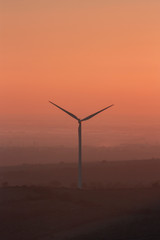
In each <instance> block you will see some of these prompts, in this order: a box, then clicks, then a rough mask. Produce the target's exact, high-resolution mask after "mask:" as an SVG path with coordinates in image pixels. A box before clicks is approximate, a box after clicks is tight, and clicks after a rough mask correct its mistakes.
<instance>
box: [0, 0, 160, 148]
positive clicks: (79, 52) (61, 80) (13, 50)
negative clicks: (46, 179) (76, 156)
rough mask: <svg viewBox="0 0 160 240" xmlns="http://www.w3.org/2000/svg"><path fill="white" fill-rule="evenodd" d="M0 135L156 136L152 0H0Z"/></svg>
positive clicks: (157, 4) (157, 55)
mask: <svg viewBox="0 0 160 240" xmlns="http://www.w3.org/2000/svg"><path fill="white" fill-rule="evenodd" d="M0 16H1V17H0V19H1V20H0V36H1V37H0V144H1V145H8V144H9V145H16V144H18V145H21V144H22V145H25V144H30V145H32V144H37V145H47V144H50V145H51V144H52V145H67V146H74V145H76V144H77V122H76V121H74V120H73V119H71V118H70V117H68V116H67V115H65V113H63V112H61V111H60V110H58V109H56V108H54V107H53V106H52V105H50V104H49V103H48V100H51V101H53V102H55V103H57V104H58V105H60V106H62V107H64V108H66V109H67V110H69V111H71V112H73V113H74V114H75V115H77V116H79V117H85V116H87V115H89V114H91V113H93V112H95V111H98V110H99V109H101V108H103V107H106V106H108V105H110V104H112V103H114V104H115V107H114V108H112V109H109V110H107V111H105V112H103V113H102V114H101V115H98V116H97V117H95V118H94V119H92V120H90V121H88V122H85V123H84V125H83V129H84V131H83V143H84V145H96V146H100V145H105V146H108V145H118V144H121V143H151V144H155V143H156V144H159V143H160V1H158V0H152V1H149V0H145V1H144V0H122V1H121V0H112V1H111V0H108V1H106V0H23V1H20V0H14V1H13V0H0Z"/></svg>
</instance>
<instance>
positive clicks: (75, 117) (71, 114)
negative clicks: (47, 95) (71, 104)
mask: <svg viewBox="0 0 160 240" xmlns="http://www.w3.org/2000/svg"><path fill="white" fill-rule="evenodd" d="M49 102H50V103H51V104H53V105H54V106H56V107H57V108H59V109H61V110H62V111H64V112H65V113H67V114H68V115H70V116H71V117H73V118H74V119H76V120H78V121H79V118H78V117H77V116H75V115H74V114H73V113H70V112H68V111H67V110H65V109H64V108H62V107H60V106H58V105H57V104H55V103H53V102H51V101H49Z"/></svg>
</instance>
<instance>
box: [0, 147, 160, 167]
mask: <svg viewBox="0 0 160 240" xmlns="http://www.w3.org/2000/svg"><path fill="white" fill-rule="evenodd" d="M77 151H78V150H77V149H76V148H65V147H63V146H60V147H5V148H4V147H0V166H8V165H17V164H40V163H57V162H75V163H76V162H77ZM151 158H155V159H156V158H160V146H159V145H120V146H116V147H85V146H84V148H83V161H84V162H92V161H103V160H105V161H124V160H138V159H151Z"/></svg>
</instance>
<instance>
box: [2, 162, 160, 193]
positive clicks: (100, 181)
mask: <svg viewBox="0 0 160 240" xmlns="http://www.w3.org/2000/svg"><path fill="white" fill-rule="evenodd" d="M77 166H78V165H77V162H76V163H62V162H61V163H55V164H28V165H27V164H23V165H17V166H10V167H9V166H8V167H0V184H2V185H3V184H6V185H9V186H15V185H19V186H21V185H28V186H30V185H43V186H53V187H61V186H64V187H71V188H75V187H76V186H77V174H78V168H77ZM83 186H84V187H85V188H94V189H95V188H96V189H97V188H104V189H106V188H126V187H144V186H147V187H148V186H152V187H160V159H150V160H131V161H99V162H88V163H87V162H84V163H83Z"/></svg>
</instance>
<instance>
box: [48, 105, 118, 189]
mask: <svg viewBox="0 0 160 240" xmlns="http://www.w3.org/2000/svg"><path fill="white" fill-rule="evenodd" d="M49 102H50V103H51V104H53V105H54V106H56V107H57V108H59V109H61V110H62V111H64V112H65V113H67V114H68V115H69V116H71V117H72V118H74V119H76V120H77V121H78V124H79V126H78V145H79V158H78V188H79V189H81V188H82V122H84V121H87V120H89V119H90V118H92V117H94V116H95V115H97V114H99V113H101V112H103V111H104V110H106V109H108V108H110V107H112V106H114V105H113V104H112V105H110V106H108V107H106V108H103V109H102V110H100V111H98V112H96V113H93V114H91V115H89V116H88V117H85V118H83V119H80V118H78V117H77V116H76V115H74V114H73V113H70V112H68V111H67V110H65V109H64V108H62V107H60V106H58V105H57V104H55V103H53V102H51V101H49Z"/></svg>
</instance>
